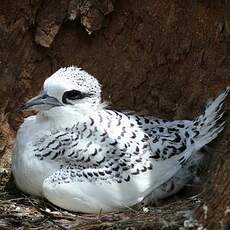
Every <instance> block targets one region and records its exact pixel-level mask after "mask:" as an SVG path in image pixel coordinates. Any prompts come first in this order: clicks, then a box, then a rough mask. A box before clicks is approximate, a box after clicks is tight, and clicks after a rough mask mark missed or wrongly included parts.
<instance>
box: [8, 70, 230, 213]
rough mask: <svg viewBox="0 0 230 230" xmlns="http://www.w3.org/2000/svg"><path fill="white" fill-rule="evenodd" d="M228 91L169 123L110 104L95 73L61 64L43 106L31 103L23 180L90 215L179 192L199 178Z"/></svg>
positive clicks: (20, 152)
mask: <svg viewBox="0 0 230 230" xmlns="http://www.w3.org/2000/svg"><path fill="white" fill-rule="evenodd" d="M228 92H229V87H228V88H227V89H226V90H225V91H224V92H223V93H222V94H220V95H219V97H217V98H216V99H215V100H214V101H213V102H212V103H209V104H208V105H207V108H206V110H205V113H204V114H203V115H201V116H199V117H198V118H196V119H195V120H193V121H188V120H183V121H166V120H162V119H156V118H152V117H144V116H139V115H136V114H134V113H121V112H117V111H112V110H109V109H107V108H106V107H105V106H104V104H103V103H101V97H100V93H101V89H100V84H99V83H98V82H97V80H96V79H95V78H94V77H92V76H91V75H89V74H88V73H86V72H85V71H82V70H81V69H79V68H76V67H68V68H62V69H60V70H59V71H57V72H56V73H55V74H54V75H52V76H51V77H50V78H48V79H47V80H46V81H45V83H44V94H43V96H42V97H41V98H42V99H39V100H40V101H39V102H40V104H39V105H38V102H37V101H36V103H35V102H34V101H29V106H30V107H34V106H35V107H36V108H39V109H40V112H39V113H38V114H37V115H36V116H31V117H29V118H26V119H25V121H24V123H23V124H22V126H21V127H20V129H19V131H18V134H17V138H16V144H15V149H14V154H13V166H12V169H13V174H14V177H15V180H16V183H17V185H18V187H19V188H20V189H22V190H23V191H25V192H27V193H30V194H33V195H39V196H44V197H46V198H47V199H48V200H50V201H51V202H52V203H54V204H56V205H58V206H60V207H62V208H65V209H68V210H73V211H81V212H88V213H92V212H99V211H100V210H101V209H102V210H103V211H111V210H114V209H120V208H125V207H129V206H132V205H135V204H138V203H141V202H142V203H143V204H148V203H150V202H151V201H152V200H157V199H161V198H164V197H167V196H169V195H172V194H174V193H176V192H177V191H178V190H180V189H181V188H182V187H183V186H184V185H185V184H186V183H188V181H189V180H191V179H192V177H193V176H194V175H193V173H192V172H191V169H190V168H191V166H193V167H198V166H199V164H200V162H201V160H202V156H201V155H200V154H199V150H200V149H201V148H202V147H203V146H205V145H206V144H208V143H209V142H210V141H211V140H213V139H214V138H216V136H217V135H218V133H219V132H221V131H222V129H223V123H218V121H219V119H220V118H221V117H222V113H221V107H222V104H223V101H224V98H225V97H226V95H227V94H228ZM47 97H48V98H51V99H52V100H51V99H50V101H49V103H48V104H47V103H45V101H44V100H47ZM41 100H42V102H41ZM44 105H45V107H44ZM47 106H48V108H47Z"/></svg>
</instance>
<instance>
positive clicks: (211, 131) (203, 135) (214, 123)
mask: <svg viewBox="0 0 230 230" xmlns="http://www.w3.org/2000/svg"><path fill="white" fill-rule="evenodd" d="M229 92H230V87H227V88H226V89H225V90H224V91H223V92H222V93H221V94H220V95H219V96H218V97H217V98H216V99H215V100H213V101H210V102H209V103H208V104H207V106H206V109H205V112H204V114H202V115H201V116H199V117H198V118H197V119H196V120H195V121H194V123H193V130H194V133H195V135H194V139H195V140H196V143H197V144H198V147H199V148H200V147H203V146H204V145H206V144H208V143H209V142H211V141H212V140H213V139H215V138H216V137H217V135H218V134H219V133H220V132H221V131H222V130H223V129H224V124H225V122H220V119H221V118H222V117H223V114H224V111H222V107H223V104H224V99H225V98H226V97H227V95H228V93H229Z"/></svg>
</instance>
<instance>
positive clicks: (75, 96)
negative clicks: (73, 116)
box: [62, 90, 86, 104]
mask: <svg viewBox="0 0 230 230" xmlns="http://www.w3.org/2000/svg"><path fill="white" fill-rule="evenodd" d="M85 96H86V94H85V93H82V92H80V91H78V90H70V91H66V92H65V93H64V94H63V96H62V101H63V103H65V104H71V103H70V102H69V101H68V100H79V99H82V98H84V97H85Z"/></svg>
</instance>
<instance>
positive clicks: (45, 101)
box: [20, 94, 63, 110]
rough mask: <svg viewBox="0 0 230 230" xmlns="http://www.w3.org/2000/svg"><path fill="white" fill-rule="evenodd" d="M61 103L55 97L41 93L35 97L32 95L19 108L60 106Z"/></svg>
mask: <svg viewBox="0 0 230 230" xmlns="http://www.w3.org/2000/svg"><path fill="white" fill-rule="evenodd" d="M62 105H63V104H62V103H60V102H59V101H58V100H57V99H56V98H54V97H50V96H48V95H47V94H41V95H39V96H37V97H34V98H32V99H30V100H29V101H27V102H26V103H25V104H24V105H22V107H21V108H20V110H26V109H50V108H52V107H55V106H62Z"/></svg>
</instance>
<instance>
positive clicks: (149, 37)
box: [0, 0, 230, 229]
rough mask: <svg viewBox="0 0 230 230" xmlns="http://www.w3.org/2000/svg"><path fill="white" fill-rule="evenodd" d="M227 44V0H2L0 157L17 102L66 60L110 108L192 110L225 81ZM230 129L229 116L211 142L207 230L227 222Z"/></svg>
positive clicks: (166, 112) (178, 114)
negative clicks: (95, 83) (90, 79)
mask: <svg viewBox="0 0 230 230" xmlns="http://www.w3.org/2000/svg"><path fill="white" fill-rule="evenodd" d="M229 53H230V4H229V2H228V1H227V0H226V1H224V0H222V1H220V0H213V1H209V0H200V1H198V0H197V1H194V0H170V1H168V0H162V1H160V0H157V1H151V0H143V1H140V0H126V1H122V0H117V1H115V0H103V1H97V0H80V1H77V0H69V1H64V0H60V1H54V0H51V1H43V0H30V1H26V0H18V1H7V0H0V86H1V87H0V124H1V126H0V157H1V163H0V165H1V167H4V168H7V167H9V165H10V154H11V148H12V143H13V139H14V135H15V132H16V130H17V128H18V126H19V124H20V123H21V121H22V119H23V114H21V113H20V112H16V109H17V108H18V107H19V105H20V104H21V103H23V102H24V101H25V100H27V99H28V98H30V97H31V96H34V95H36V94H37V93H38V92H39V90H40V88H41V86H42V83H43V81H44V79H46V78H47V77H48V76H49V75H50V74H51V73H52V72H54V71H56V70H57V69H58V68H60V67H62V66H69V65H77V66H79V67H82V68H83V69H85V70H87V71H88V72H90V73H91V74H93V75H95V76H96V77H97V78H98V79H99V80H100V82H101V83H102V84H103V90H104V98H105V99H106V100H108V101H110V102H111V103H112V106H113V107H114V108H116V109H126V110H136V111H139V112H147V113H148V114H151V115H154V116H159V117H162V118H168V119H191V118H193V117H194V116H197V115H198V114H199V113H200V112H201V108H203V106H204V103H205V102H206V101H207V100H208V99H209V98H210V97H214V96H216V95H217V94H218V93H219V92H220V90H221V89H223V88H224V87H225V86H227V85H230V58H229ZM229 105H230V104H229V100H228V101H227V104H226V109H227V110H229ZM226 119H227V123H229V116H228V117H227V118H226ZM229 137H230V129H229V125H228V126H227V127H226V129H225V132H224V133H223V134H222V135H221V136H220V137H219V138H218V140H217V141H215V143H213V144H212V145H211V146H212V148H213V149H214V150H213V151H212V154H213V159H212V164H211V166H210V173H209V174H208V175H207V176H208V179H209V182H210V183H209V184H208V185H205V186H204V205H206V206H207V207H208V209H207V210H208V211H207V213H206V211H205V212H204V209H203V207H206V206H202V205H201V206H200V208H198V209H197V210H196V215H197V217H198V219H199V220H200V221H201V222H202V223H203V225H204V226H206V227H209V228H210V229H218V228H219V227H220V225H221V226H225V227H226V226H229V224H230V219H229V213H230V212H229V206H230V204H229V198H230V194H229V193H230V192H229V191H230V181H229V177H228V173H229V171H230V157H229V154H227V153H229V146H230V141H229V140H230V138H229ZM220 159H221V160H220ZM205 210H206V209H205ZM226 210H228V211H226Z"/></svg>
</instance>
